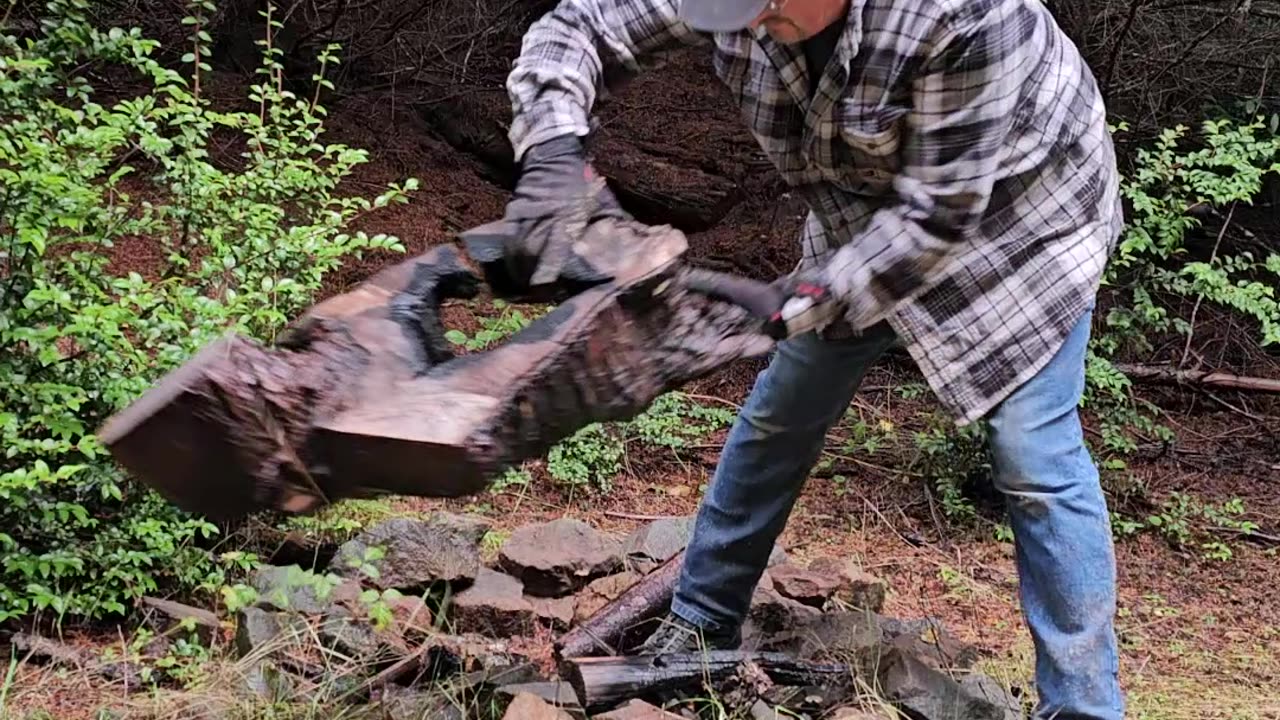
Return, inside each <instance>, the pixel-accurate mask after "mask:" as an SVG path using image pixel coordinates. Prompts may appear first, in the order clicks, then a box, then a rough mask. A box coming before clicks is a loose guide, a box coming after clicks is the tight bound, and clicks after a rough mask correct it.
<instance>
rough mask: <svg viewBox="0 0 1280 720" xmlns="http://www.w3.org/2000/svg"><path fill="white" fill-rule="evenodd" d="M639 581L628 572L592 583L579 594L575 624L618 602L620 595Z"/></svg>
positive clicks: (574, 613)
mask: <svg viewBox="0 0 1280 720" xmlns="http://www.w3.org/2000/svg"><path fill="white" fill-rule="evenodd" d="M639 580H640V576H639V575H637V574H636V573H633V572H630V571H626V572H620V573H618V574H617V575H606V576H605V577H602V578H600V579H598V580H594V581H592V582H591V583H590V584H589V585H587V586H586V587H585V588H583V590H582V592H580V593H578V599H577V606H576V608H575V609H574V611H573V618H574V623H575V624H577V623H581V622H583V621H584V620H586V619H587V618H589V617H591V616H592V615H594V614H596V612H597V611H598V610H599V609H600V608H602V607H604V606H605V605H608V604H609V603H611V602H613V601H614V600H617V599H618V596H619V595H621V594H622V593H624V592H626V591H627V588H629V587H631V586H632V585H635V584H636V582H638V581H639Z"/></svg>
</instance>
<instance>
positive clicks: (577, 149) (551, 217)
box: [503, 135, 631, 291]
mask: <svg viewBox="0 0 1280 720" xmlns="http://www.w3.org/2000/svg"><path fill="white" fill-rule="evenodd" d="M606 217H612V218H616V219H620V220H631V216H630V215H628V214H627V213H626V212H625V211H623V209H622V207H621V206H620V205H619V204H618V201H617V199H616V198H615V197H614V196H613V193H612V192H610V191H609V188H608V187H607V186H606V185H605V184H604V179H603V178H602V177H600V176H599V175H598V174H597V173H596V172H595V170H594V169H593V168H592V167H591V165H590V163H588V162H587V158H586V151H585V150H584V148H583V146H582V141H581V140H579V139H578V137H577V136H574V135H563V136H560V137H557V138H553V139H551V140H548V141H546V142H543V143H541V144H539V145H535V146H534V147H532V148H529V150H528V151H527V152H526V153H525V156H524V158H523V160H522V162H521V172H520V178H519V180H518V181H517V183H516V188H515V193H514V194H513V196H512V198H511V200H510V201H509V202H508V203H507V208H506V214H505V215H504V217H503V220H504V222H505V224H506V227H507V234H506V238H505V240H504V248H503V255H504V262H505V265H506V272H507V274H508V276H509V278H510V281H511V283H512V284H513V286H514V287H513V288H512V290H517V291H518V290H522V289H527V288H529V287H530V286H541V285H547V284H550V283H554V282H555V281H556V280H557V278H558V277H559V271H560V270H561V265H562V264H563V263H564V262H565V261H566V258H567V257H568V255H569V252H570V250H571V248H572V246H573V243H574V242H576V241H577V240H578V239H580V238H581V237H582V235H583V233H584V232H585V230H586V228H587V226H588V225H590V224H591V223H593V222H596V221H598V220H600V219H602V218H606Z"/></svg>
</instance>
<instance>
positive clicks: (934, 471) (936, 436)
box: [913, 414, 991, 524]
mask: <svg viewBox="0 0 1280 720" xmlns="http://www.w3.org/2000/svg"><path fill="white" fill-rule="evenodd" d="M986 438H987V434H986V426H985V425H983V424H982V423H971V424H969V425H965V426H964V427H959V428H957V427H954V426H953V425H951V424H950V423H948V422H947V421H946V418H944V417H943V416H941V415H939V414H934V415H932V416H930V419H929V423H928V426H927V427H926V428H925V429H924V430H921V431H918V432H916V433H915V445H916V450H917V456H916V460H915V462H914V463H913V469H914V470H916V471H917V472H919V473H920V474H921V475H922V476H923V477H924V478H925V481H926V482H927V483H928V484H929V486H930V488H931V489H932V490H933V492H934V493H935V494H936V495H937V498H938V501H939V503H940V504H941V505H942V510H943V512H944V513H945V514H946V516H947V517H948V518H950V519H951V520H954V521H958V522H960V523H962V524H964V523H972V522H973V521H975V520H977V518H978V510H977V507H976V506H975V505H974V503H973V501H972V500H971V499H970V498H969V497H968V496H967V495H966V492H965V491H966V488H968V487H969V486H970V485H972V484H974V483H975V482H979V481H984V480H986V481H989V480H990V477H991V462H990V458H989V456H988V453H987V444H986Z"/></svg>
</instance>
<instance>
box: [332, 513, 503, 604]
mask: <svg viewBox="0 0 1280 720" xmlns="http://www.w3.org/2000/svg"><path fill="white" fill-rule="evenodd" d="M487 530H488V525H487V523H485V522H484V521H481V520H476V519H473V518H468V517H463V516H460V515H453V514H451V513H436V514H434V515H432V516H431V517H429V518H427V519H426V520H420V519H417V518H407V517H402V518H392V519H390V520H387V521H385V522H382V523H379V524H377V525H375V526H373V527H371V528H369V529H368V530H366V531H364V532H362V533H360V534H359V535H357V536H356V537H354V538H352V539H351V540H349V541H347V542H345V543H343V544H342V547H340V548H338V553H337V555H335V556H334V558H333V562H332V564H331V568H332V570H333V572H334V573H336V574H339V575H342V576H344V577H350V578H358V579H360V580H361V582H364V583H366V584H368V585H372V586H374V587H377V588H380V589H387V588H396V589H410V588H417V587H422V586H426V585H430V584H431V583H435V582H441V581H444V582H450V583H458V584H459V585H466V584H468V583H470V581H471V580H473V579H475V576H476V573H477V572H479V570H480V565H481V563H480V538H482V537H483V536H484V533H485V532H486V531H487ZM371 548H381V550H382V553H383V554H382V556H381V557H380V558H375V557H374V555H376V553H370V552H369V551H370V549H371ZM366 567H371V568H373V569H374V571H375V572H374V573H373V574H372V575H371V574H370V573H368V571H367V570H365V569H364V568H366Z"/></svg>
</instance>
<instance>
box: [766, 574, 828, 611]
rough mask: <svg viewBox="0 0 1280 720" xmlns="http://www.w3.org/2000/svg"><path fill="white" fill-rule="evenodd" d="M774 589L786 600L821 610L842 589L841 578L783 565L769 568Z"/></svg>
mask: <svg viewBox="0 0 1280 720" xmlns="http://www.w3.org/2000/svg"><path fill="white" fill-rule="evenodd" d="M769 575H770V576H771V577H772V578H773V588H774V589H775V590H777V591H778V594H780V595H782V596H783V597H785V598H791V599H792V600H795V601H796V602H800V603H804V604H805V605H811V606H813V607H816V608H820V607H822V606H823V605H825V604H826V602H827V600H828V599H829V598H830V597H831V596H832V595H834V594H835V592H836V590H838V589H839V588H840V584H841V583H840V578H838V577H836V576H834V575H828V574H826V573H822V572H818V571H815V570H809V569H805V568H801V567H796V566H795V565H791V564H789V563H783V564H781V565H778V566H776V567H772V568H769Z"/></svg>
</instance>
